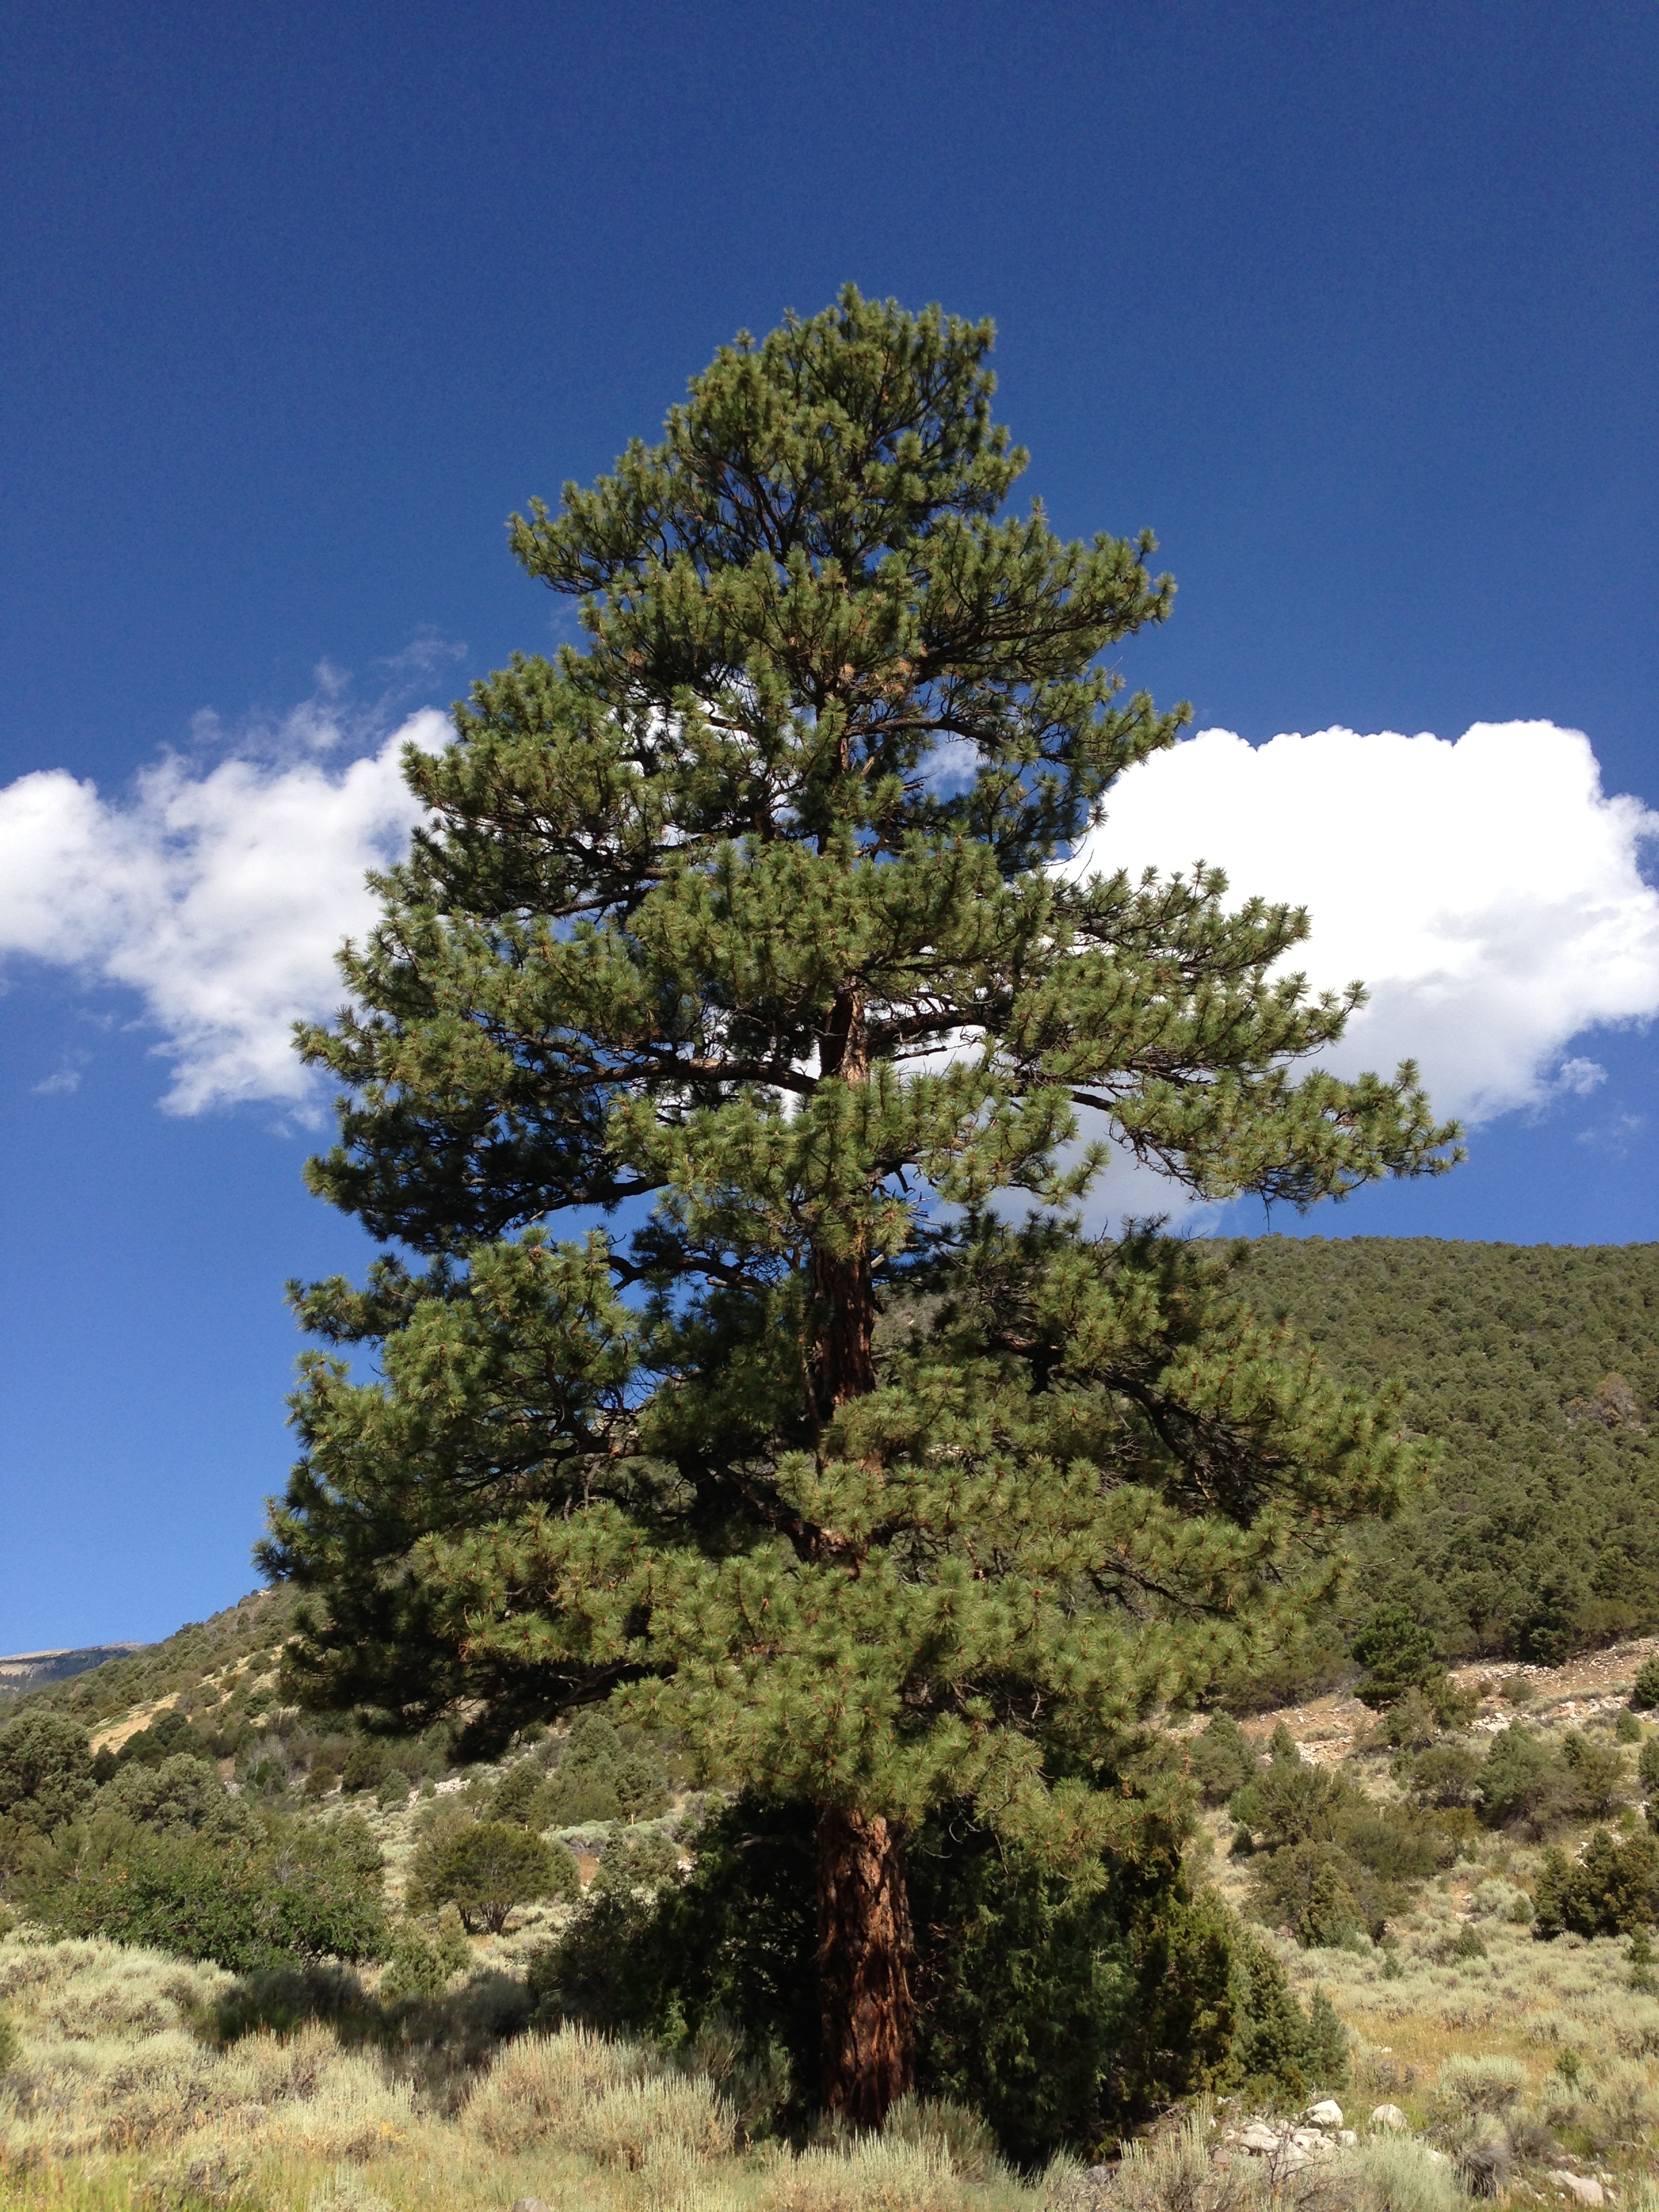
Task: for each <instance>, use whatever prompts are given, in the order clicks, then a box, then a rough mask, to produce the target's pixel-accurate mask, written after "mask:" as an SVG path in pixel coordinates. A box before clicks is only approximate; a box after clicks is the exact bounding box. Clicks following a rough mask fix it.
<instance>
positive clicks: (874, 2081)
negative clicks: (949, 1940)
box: [817, 1805, 916, 2128]
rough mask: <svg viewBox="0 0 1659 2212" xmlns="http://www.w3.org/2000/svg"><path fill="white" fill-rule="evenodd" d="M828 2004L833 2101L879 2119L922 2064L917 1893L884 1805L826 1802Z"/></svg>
mask: <svg viewBox="0 0 1659 2212" xmlns="http://www.w3.org/2000/svg"><path fill="white" fill-rule="evenodd" d="M817 1879H818V2005H819V2012H820V2017H821V2020H822V2023H823V2101H824V2104H825V2106H826V2107H827V2109H828V2110H829V2111H830V2112H839V2113H840V2114H841V2115H842V2118H844V2119H848V2120H850V2121H851V2122H852V2123H853V2124H854V2126H855V2127H864V2128H877V2127H879V2126H880V2125H881V2124H882V2121H883V2120H884V2118H886V2116H887V2108H888V2106H890V2104H891V2103H892V2102H893V2100H895V2098H897V2097H902V2095H903V2094H904V2093H905V2091H906V2090H907V2089H908V2087H910V2085H911V2082H912V2081H913V2079H914V2077H915V2043H916V2015H915V2000H914V1998H913V1997H912V1996H911V1993H910V1955H911V1948H912V1946H911V1936H910V1900H909V1897H908V1893H907V1892H906V1889H905V1886H904V1855H903V1852H902V1850H901V1849H900V1846H899V1839H898V1837H897V1835H896V1832H894V1830H893V1829H892V1828H891V1826H890V1825H889V1824H888V1822H887V1821H886V1820H884V1819H883V1818H882V1816H881V1814H879V1813H849V1812H848V1811H846V1810H844V1809H843V1808H842V1807H840V1806H837V1805H824V1806H821V1807H820V1808H819V1809H818V1852H817Z"/></svg>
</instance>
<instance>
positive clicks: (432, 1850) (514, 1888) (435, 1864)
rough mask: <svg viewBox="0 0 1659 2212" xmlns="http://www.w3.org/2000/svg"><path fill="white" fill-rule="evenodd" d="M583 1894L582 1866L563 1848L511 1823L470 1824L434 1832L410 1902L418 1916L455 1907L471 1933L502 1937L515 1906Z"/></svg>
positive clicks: (416, 1864) (422, 1852) (422, 1853)
mask: <svg viewBox="0 0 1659 2212" xmlns="http://www.w3.org/2000/svg"><path fill="white" fill-rule="evenodd" d="M580 1894H581V1881H580V1875H578V1873H577V1870H576V1861H575V1857H574V1853H572V1852H571V1851H570V1850H568V1848H567V1847H566V1846H565V1845H564V1844H556V1843H550V1841H549V1840H548V1839H547V1838H546V1837H544V1836H537V1835H532V1833H531V1832H530V1831H529V1830H528V1829H527V1828H522V1827H520V1826H518V1825H517V1824H516V1823H515V1822H513V1821H511V1820H467V1821H464V1822H461V1823H460V1824H459V1825H457V1826H441V1827H437V1828H435V1829H434V1830H433V1831H432V1832H431V1833H430V1834H429V1835H427V1836H424V1837H422V1840H421V1842H420V1843H419V1844H417V1845H416V1850H415V1856H414V1858H413V1860H412V1861H411V1862H410V1869H409V1889H408V1900H409V1903H410V1905H411V1906H412V1908H413V1909H414V1910H415V1911H417V1912H425V1911H436V1910H438V1909H439V1908H440V1907H441V1906H442V1905H453V1906H454V1907H455V1909H456V1910H457V1911H458V1912H459V1914H460V1916H461V1921H462V1924H463V1925H464V1926H465V1928H466V1929H469V1930H470V1931H472V1932H475V1933H476V1931H477V1929H481V1928H482V1929H488V1931H489V1934H490V1935H492V1936H499V1935H500V1934H501V1930H502V1929H503V1928H505V1927H506V1925H507V1916H508V1914H509V1913H510V1912H511V1911H512V1910H513V1906H514V1905H533V1904H535V1903H537V1902H538V1900H539V1899H542V1898H544V1897H564V1898H568V1899H574V1898H576V1897H580Z"/></svg>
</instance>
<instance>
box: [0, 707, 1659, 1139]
mask: <svg viewBox="0 0 1659 2212" xmlns="http://www.w3.org/2000/svg"><path fill="white" fill-rule="evenodd" d="M322 720H323V723H325V724H326V725H327V726H326V727H324V726H321V725H319V729H318V730H315V731H313V730H311V729H310V728H309V727H308V726H307V729H306V730H303V731H301V732H299V737H298V738H297V739H296V738H295V732H294V731H293V730H291V729H289V730H286V731H284V732H277V733H276V736H275V738H269V737H268V739H267V741H266V742H265V744H264V750H258V749H257V748H256V749H254V750H251V751H249V750H245V751H244V752H243V753H241V754H240V755H237V756H234V757H228V758H222V759H221V760H220V761H219V762H218V763H217V764H216V765H214V766H211V767H209V768H200V767H197V768H192V767H191V766H190V765H189V764H187V763H185V762H184V761H181V760H179V759H175V758H168V759H166V760H164V761H162V762H161V763H158V764H157V765H156V766H155V767H153V768H151V769H148V770H146V771H145V772H144V773H143V775H140V776H139V777H138V778H137V781H136V783H135V785H134V786H133V787H132V789H131V792H129V793H126V794H124V795H122V796H119V797H116V798H107V797H105V796H103V795H101V794H100V793H99V792H98V791H97V789H96V788H95V787H94V786H93V785H92V784H90V783H82V782H77V781H76V780H75V779H74V778H73V777H72V776H70V775H67V774H66V773H64V771H63V770H61V769H47V770H44V771H41V772H40V773H38V774H35V775H25V776H22V777H21V778H20V779H19V780H18V781H16V782H15V783H12V784H10V785H8V786H6V787H3V788H0V959H3V958H4V957H6V956H14V957H18V956H21V957H33V958H35V959H38V960H41V961H45V962H49V963H55V964H57V965H59V966H62V967H64V968H67V969H72V970H74V971H76V973H78V974H79V975H82V976H83V977H86V978H88V979H89V980H93V981H100V982H103V983H106V984H115V985H122V986H125V987H129V988H130V989H131V991H133V992H134V993H136V994H137V998H138V1000H139V1002H140V1005H141V1007H142V1012H143V1018H144V1020H145V1021H146V1022H148V1024H149V1025H151V1026H152V1027H153V1028H154V1029H155V1031H156V1032H157V1033H158V1036H159V1040H160V1042H159V1044H158V1050H159V1051H161V1053H162V1054H165V1055H166V1056H167V1057H168V1058H169V1059H170V1060H171V1061H172V1062H173V1082H172V1086H171V1088H170V1090H169V1091H168V1092H167V1097H166V1098H165V1099H164V1101H163V1103H164V1104H165V1105H166V1106H167V1107H168V1108H169V1109H172V1110H173V1111H175V1112H179V1113H184V1114H192V1113H197V1112H200V1111H202V1110H203V1109H205V1108H208V1107H210V1106H215V1105H222V1104H228V1103H235V1102H237V1101H239V1100H248V1099H261V1100H272V1101H277V1102H281V1103H284V1104H288V1105H290V1106H298V1107H301V1108H304V1107H306V1106H307V1103H309V1102H311V1101H313V1099H314V1097H315V1090H314V1085H313V1079H312V1078H311V1077H310V1076H309V1075H308V1074H307V1071H306V1070H305V1069H303V1068H302V1067H301V1065H300V1063H299V1062H298V1060H296V1059H295V1056H294V1053H293V1050H292V1048H291V1046H290V1043H289V1024H291V1023H292V1022H293V1021H294V1020H295V1018H296V1017H297V1016H317V1015H322V1014H326V1013H327V1012H330V1011H331V1009H332V1008H333V1007H334V1006H336V1005H337V1003H338V1002H339V999H340V996H341V986H340V983H339V979H338V976H337V973H336V970H335V968H334V963H333V956H334V953H335V951H336V949H337V946H338V945H339V943H340V940H341V939H343V938H344V937H347V936H361V935H362V933H363V932H364V931H365V929H366V928H367V927H368V926H369V925H370V923H371V922H372V921H373V919H374V911H375V903H374V899H373V897H372V896H371V895H370V893H369V892H368V890H367V889H366V887H365V884H364V881H363V878H364V873H365V871H366V870H368V869H369V868H371V867H374V866H379V865H383V864H384V863H385V862H386V861H387V860H392V859H393V858H395V857H397V855H398V854H400V853H401V852H403V851H404V849H405V848H406V845H407V842H408V836H409V832H410V827H411V825H412V824H413V823H414V821H415V819H416V816H417V813H418V811H419V810H418V808H417V806H416V803H415V801H414V800H413V799H411V797H410V793H408V791H407V790H406V789H405V787H404V782H403V779H402V776H401V775H400V773H399V769H398V754H399V751H400V750H401V748H402V746H403V745H404V744H405V743H406V742H408V741H410V740H411V739H412V740H413V741H414V742H415V743H416V744H419V745H422V746H423V747H427V748H436V747H437V746H439V745H441V744H442V743H443V742H444V741H445V738H446V736H447V724H446V722H445V720H444V719H443V717H442V716H441V715H440V714H436V713H435V712H422V713H421V714H415V715H413V716H411V717H410V719H409V720H407V721H405V722H404V724H403V726H402V727H401V728H399V729H398V731H396V732H395V733H394V734H393V735H392V737H390V738H387V739H386V742H385V743H384V744H380V746H379V748H378V750H374V751H373V752H370V753H367V754H364V755H363V756H362V757H358V758H355V759H349V760H343V759H342V758H341V757H340V756H341V754H342V753H343V751H344V750H345V744H344V741H343V738H342V735H341V732H340V731H339V729H338V727H337V724H336V723H335V722H334V721H333V720H331V718H330V714H329V713H328V712H326V711H325V712H324V713H323V716H322ZM360 742H361V740H360ZM331 755H332V757H331ZM1655 836H1659V815H1655V814H1653V813H1650V811H1648V810H1647V809H1646V808H1645V807H1644V805H1642V804H1641V803H1640V802H1639V801H1638V800H1637V799H1631V798H1620V797H1609V796H1608V795H1607V794H1606V793H1604V792H1603V790H1602V788H1601V775H1600V772H1599V770H1598V769H1597V766H1596V762H1595V755H1594V754H1593V752H1592V751H1591V750H1590V746H1589V740H1588V739H1587V738H1584V737H1583V735H1582V734H1581V733H1580V732H1577V731H1575V730H1562V729H1558V728H1556V727H1554V726H1553V725H1552V724H1550V723H1547V722H1513V723H1504V724H1490V723H1480V724H1477V725H1476V726H1475V727H1474V728H1473V729H1471V730H1470V731H1468V732H1467V733H1466V734H1465V735H1464V736H1463V737H1462V738H1459V739H1458V740H1457V741H1456V742H1455V744H1453V743H1449V742H1446V741H1443V740H1442V739H1440V738H1433V737H1413V738H1406V737H1400V736H1396V735H1394V734H1391V733H1388V732H1385V733H1383V734H1382V735H1378V736H1373V737H1359V736H1356V735H1355V733H1354V732H1352V731H1351V730H1340V729H1334V730H1322V731H1320V732H1317V733H1316V734H1315V735H1313V736H1310V737H1279V738H1273V741H1272V742H1271V743H1270V744H1264V745H1261V746H1256V747H1252V746H1250V745H1248V744H1244V743H1243V741H1242V739H1240V738H1237V737H1235V736H1233V735H1232V734H1231V732H1228V731H1225V730H1207V731H1205V732H1202V733H1201V734H1200V735H1199V736H1197V737H1195V738H1190V739H1188V741H1187V742H1186V743H1184V744H1180V745H1177V746H1176V747H1175V748H1174V749H1173V750H1171V751H1170V752H1168V753H1164V754H1160V755H1159V756H1158V757H1157V758H1155V759H1153V760H1151V761H1148V762H1146V763H1143V765H1142V766H1141V767H1139V768H1138V769H1133V770H1132V771H1131V772H1130V773H1129V775H1127V776H1125V777H1124V779H1123V780H1122V781H1121V783H1120V784H1119V785H1118V787H1116V789H1115V791H1114V792H1113V793H1112V794H1111V799H1110V811H1109V818H1108V819H1107V821H1106V822H1105V823H1103V825H1102V827H1101V828H1099V829H1097V830H1096V831H1095V832H1094V833H1093V834H1092V835H1091V837H1090V838H1089V839H1088V841H1087V842H1086V844H1085V847H1084V848H1083V850H1082V851H1081V852H1080V853H1079V855H1078V858H1077V860H1076V862H1075V863H1074V865H1076V866H1085V867H1092V868H1100V869H1113V868H1116V867H1120V866H1121V867H1127V868H1129V869H1131V870H1133V871H1139V869H1141V868H1143V867H1147V866H1152V867H1155V868H1157V869H1158V870H1159V871H1161V872H1169V871H1170V870H1172V869H1176V868H1182V869H1185V868H1189V867H1190V866H1192V865H1193V863H1194V861H1196V860H1206V861H1208V862H1211V863H1212V864H1215V865H1218V866H1222V867H1224V868H1225V870H1226V871H1227V873H1228V876H1229V878H1230V880H1231V893H1230V896H1231V897H1232V898H1237V899H1242V898H1243V897H1245V896H1249V895H1250V894H1252V893H1260V894H1261V895H1262V896H1265V897H1267V898H1269V899H1275V900H1279V899H1283V900H1288V901H1290V902H1292V903H1294V904H1297V905H1305V906H1306V907H1307V908H1308V909H1309V912H1310V919H1311V924H1312V933H1311V936H1310V940H1309V942H1308V943H1307V944H1306V945H1304V946H1303V947H1301V948H1300V949H1299V950H1298V951H1297V953H1296V954H1295V955H1294V956H1293V964H1295V965H1296V966H1298V967H1301V968H1304V969H1306V971H1307V973H1308V975H1309V978H1310V981H1311V982H1312V983H1314V984H1315V985H1316V987H1326V986H1340V985H1342V984H1345V983H1346V982H1348V981H1350V980H1352V978H1354V977H1359V978H1362V979H1363V980H1364V981H1365V982H1366V983H1367V984H1369V986H1370V990H1371V994H1372V996H1371V1001H1370V1005H1369V1006H1367V1007H1366V1008H1365V1010H1364V1012H1363V1013H1361V1014H1360V1015H1359V1016H1358V1018H1356V1019H1355V1021H1354V1023H1353V1024H1352V1028H1351V1030H1350V1031H1349V1034H1348V1036H1347V1037H1346V1039H1345V1040H1344V1042H1343V1043H1342V1045H1341V1047H1340V1048H1339V1052H1338V1054H1337V1055H1336V1059H1335V1061H1334V1064H1335V1065H1336V1066H1339V1067H1340V1068H1341V1069H1343V1070H1344V1071H1346V1072H1352V1071H1354V1070H1357V1069H1358V1068H1360V1067H1362V1066H1370V1067H1378V1068H1382V1069H1384V1070H1388V1069H1391V1068H1392V1067H1393V1066H1394V1064H1395V1061H1396V1060H1401V1059H1403V1058H1405V1057H1407V1055H1411V1056H1414V1057H1415V1058H1417V1059H1418V1060H1419V1061H1420V1062H1421V1064H1422V1066H1423V1070H1424V1073H1425V1077H1426V1079H1427V1080H1428V1082H1429V1085H1430V1088H1431V1092H1432V1095H1433V1097H1434V1101H1435V1104H1436V1106H1437V1109H1439V1110H1441V1111H1442V1112H1444V1113H1455V1114H1460V1115H1464V1116H1465V1117H1466V1118H1468V1119H1470V1120H1473V1121H1480V1120H1481V1119H1483V1118H1486V1117H1489V1116H1491V1115H1495V1114H1498V1113H1502V1112H1504V1111H1506V1110H1509V1109H1513V1108H1516V1107H1528V1106H1541V1105H1543V1104H1545V1103H1548V1102H1549V1101H1551V1100H1552V1099H1568V1098H1571V1099H1579V1098H1584V1097H1588V1096H1589V1094H1590V1093H1591V1092H1592V1091H1595V1089H1596V1087H1597V1086H1598V1085H1599V1084H1600V1083H1601V1081H1602V1080H1603V1073H1602V1070H1601V1067H1600V1066H1599V1065H1598V1063H1597V1062H1596V1060H1595V1059H1594V1058H1593V1057H1592V1056H1591V1055H1590V1054H1589V1053H1588V1052H1585V1051H1583V1050H1576V1051H1574V1052H1573V1053H1572V1054H1571V1055H1570V1054H1569V1053H1568V1047H1569V1046H1570V1045H1571V1044H1573V1043H1574V1042H1575V1041H1578V1040H1583V1039H1584V1038H1586V1037H1587V1036H1588V1034H1589V1033H1590V1032H1593V1031H1594V1030H1595V1029H1597V1028H1598V1027H1600V1026H1602V1025H1605V1024H1620V1023H1628V1022H1631V1021H1640V1020H1644V1019H1646V1018H1649V1017H1650V1016H1651V1015H1653V1014H1655V1013H1656V1012H1659V892H1656V891H1655V890H1654V889H1653V888H1652V887H1650V885H1649V884H1647V883H1646V882H1645V881H1644V878H1643V875H1642V872H1641V857H1642V850H1643V847H1644V843H1645V842H1646V841H1647V840H1649V839H1650V838H1653V837H1655ZM81 1057H83V1055H82V1056H76V1055H74V1054H71V1055H70V1056H69V1057H68V1058H67V1059H66V1060H65V1063H64V1066H63V1068H62V1069H60V1071H59V1072H58V1073H56V1074H54V1075H50V1076H48V1077H47V1078H46V1080H45V1082H43V1083H42V1084H41V1085H40V1086H39V1087H40V1089H41V1090H42V1091H44V1092H45V1093H46V1094H47V1095H52V1094H64V1093H67V1092H69V1091H70V1090H72V1088H73V1087H74V1085H75V1084H76V1081H77V1080H78V1076H79V1066H80V1058H81Z"/></svg>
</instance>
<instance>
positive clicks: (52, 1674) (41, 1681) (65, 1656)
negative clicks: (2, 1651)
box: [0, 1644, 144, 1693]
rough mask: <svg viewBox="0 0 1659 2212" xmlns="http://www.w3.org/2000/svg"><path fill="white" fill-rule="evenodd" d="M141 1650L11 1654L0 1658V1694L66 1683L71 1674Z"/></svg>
mask: <svg viewBox="0 0 1659 2212" xmlns="http://www.w3.org/2000/svg"><path fill="white" fill-rule="evenodd" d="M143 1648H144V1647H143V1644H82V1645H81V1646H80V1648H79V1649H78V1650H74V1651H14V1652H13V1653H12V1654H11V1655H10V1656H9V1657H8V1658H3V1659H0V1693H3V1692H6V1691H11V1692H14V1693H15V1692H19V1691H22V1690H39V1689H40V1688H42V1687H43V1686H45V1685H46V1683H48V1682H67V1681H68V1680H69V1679H70V1676H71V1675H72V1674H86V1673H88V1671H89V1670H90V1669H91V1668H94V1667H101V1666H102V1665H103V1663H104V1662H105V1661H106V1659H128V1658H131V1656H132V1654H133V1653H134V1652H135V1651H142V1650H143Z"/></svg>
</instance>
